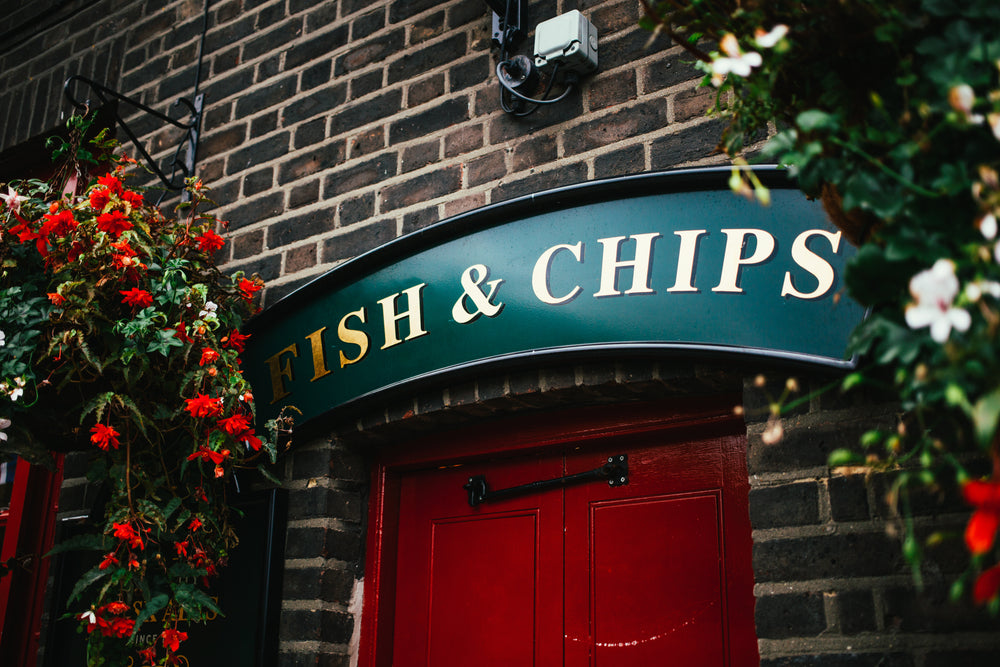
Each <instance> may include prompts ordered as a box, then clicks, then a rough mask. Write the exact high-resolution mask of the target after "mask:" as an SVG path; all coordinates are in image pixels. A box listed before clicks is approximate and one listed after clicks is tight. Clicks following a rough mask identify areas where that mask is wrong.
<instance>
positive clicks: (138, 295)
mask: <svg viewBox="0 0 1000 667" xmlns="http://www.w3.org/2000/svg"><path fill="white" fill-rule="evenodd" d="M119 292H121V294H122V296H124V298H123V299H122V303H124V304H127V305H129V306H135V307H137V308H145V307H146V306H152V305H153V295H152V294H150V293H149V292H147V291H146V290H144V289H139V288H138V287H133V288H132V289H128V290H119Z"/></svg>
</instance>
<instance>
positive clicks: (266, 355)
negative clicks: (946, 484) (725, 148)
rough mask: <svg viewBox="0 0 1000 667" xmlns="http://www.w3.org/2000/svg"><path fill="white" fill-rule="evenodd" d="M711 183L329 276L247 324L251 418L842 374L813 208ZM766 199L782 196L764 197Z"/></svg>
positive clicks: (435, 233)
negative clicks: (726, 369) (572, 376)
mask: <svg viewBox="0 0 1000 667" xmlns="http://www.w3.org/2000/svg"><path fill="white" fill-rule="evenodd" d="M727 173H728V172H720V171H718V170H709V171H707V172H706V171H701V172H681V173H672V174H659V175H645V176H642V177H634V178H631V179H619V180H616V181H609V182H600V183H592V184H586V185H582V186H577V187H574V188H565V189H562V190H557V191H552V192H549V193H542V194H539V195H534V196H532V197H527V198H523V199H520V200H517V201H514V202H510V203H507V204H502V205H498V206H494V207H489V208H487V209H481V210H479V211H475V212H472V213H469V214H465V215H462V216H459V217H457V218H453V219H451V220H448V221H444V222H442V223H439V224H438V225H434V226H433V227H430V228H428V229H427V230H424V231H423V232H420V233H416V234H412V235H410V236H407V237H403V238H402V239H398V240H397V241H395V242H393V243H390V244H387V245H385V246H383V247H381V248H379V249H378V250H376V251H374V252H372V253H369V254H367V255H364V256H362V257H360V258H358V259H356V260H352V261H351V262H348V263H346V264H344V265H343V266H341V267H338V268H336V269H334V270H332V271H331V272H329V273H328V274H326V275H324V276H322V277H321V278H319V279H317V280H316V281H314V282H312V283H310V284H309V285H307V286H305V287H304V288H302V289H301V290H299V291H298V292H296V293H294V294H292V295H291V296H289V297H288V298H286V299H285V300H283V301H281V302H279V303H278V304H276V305H275V306H274V307H272V308H270V309H268V310H267V311H265V312H264V313H263V314H262V315H261V316H259V317H258V318H257V319H256V320H254V322H253V323H252V328H251V333H252V337H251V340H250V344H249V345H248V348H247V353H246V361H245V369H246V374H247V376H248V378H249V379H250V381H251V382H252V384H253V386H254V389H255V395H256V397H257V402H258V409H259V411H260V412H261V415H260V416H261V417H263V418H269V417H270V416H272V415H274V414H276V413H277V411H278V410H279V409H280V408H281V407H282V406H283V405H286V404H290V405H294V406H295V407H296V408H298V409H299V410H302V411H303V413H304V418H305V420H308V419H310V418H312V417H314V416H316V415H318V414H321V413H324V412H327V411H329V410H332V409H335V408H339V407H342V406H346V405H351V404H354V403H356V402H358V401H359V400H360V399H363V398H366V397H371V396H373V395H375V394H378V393H379V392H382V391H384V390H386V389H388V388H391V387H398V386H400V385H404V384H407V383H411V382H414V381H417V380H423V379H427V378H431V377H438V376H441V375H445V374H453V375H454V374H460V373H462V372H474V370H476V369H479V368H481V367H482V366H483V365H488V364H502V363H512V362H516V361H522V360H525V359H531V360H533V362H535V363H537V360H538V358H539V357H543V356H550V355H571V354H576V355H581V354H582V355H586V354H590V353H597V352H605V351H611V352H612V353H615V352H621V353H625V352H629V353H631V352H635V351H640V352H642V353H647V352H648V353H675V354H688V355H690V354H702V355H717V354H734V353H735V354H751V355H761V356H767V357H777V358H781V359H787V360H792V361H802V362H808V363H816V364H822V365H827V366H849V365H850V361H849V360H846V359H844V350H845V347H846V342H847V337H848V335H849V333H850V331H851V330H852V329H853V328H854V326H855V325H856V324H857V323H858V322H860V321H861V319H862V318H863V316H864V311H863V309H862V308H861V307H860V306H859V305H858V304H857V303H855V302H853V301H851V300H850V299H847V298H844V297H843V294H842V274H843V268H844V264H845V261H846V259H847V257H848V256H849V255H851V254H853V251H854V249H853V248H852V247H851V246H850V245H849V244H848V243H847V241H846V240H845V239H844V238H843V237H842V235H841V234H840V232H839V231H837V230H836V229H835V228H833V227H832V225H831V224H830V223H829V221H828V220H827V218H826V216H825V214H824V212H823V210H822V207H821V205H820V204H818V203H817V202H813V201H809V200H807V199H806V198H805V197H804V196H803V195H802V194H801V193H800V192H799V191H798V190H795V189H792V188H789V187H787V185H786V184H785V183H784V181H783V180H781V175H780V174H777V173H774V172H771V173H768V172H764V173H763V176H764V177H765V179H766V180H768V181H771V182H772V203H771V205H770V206H768V207H765V206H762V205H760V204H759V203H756V202H752V201H748V200H746V199H743V198H741V197H738V196H736V195H734V194H733V193H732V192H730V191H729V190H728V188H727V187H726V174H727ZM774 184H777V185H780V186H784V187H774Z"/></svg>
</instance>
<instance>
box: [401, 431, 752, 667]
mask: <svg viewBox="0 0 1000 667" xmlns="http://www.w3.org/2000/svg"><path fill="white" fill-rule="evenodd" d="M744 442H745V441H744V439H743V438H742V437H740V436H721V437H710V438H701V439H688V440H687V441H686V442H682V443H679V442H671V441H668V440H666V439H664V437H663V436H662V435H657V434H656V433H645V434H643V435H641V436H640V437H638V438H636V437H630V438H628V439H625V438H614V437H610V438H605V439H603V440H601V441H596V442H595V441H591V442H589V443H587V445H586V448H585V449H581V448H580V447H563V448H562V449H561V450H560V451H559V453H558V454H553V455H548V456H530V457H529V456H526V455H521V456H520V457H519V458H513V459H508V460H501V461H492V462H490V461H484V462H477V463H468V464H462V465H454V466H450V467H442V468H435V469H430V470H418V471H409V472H402V473H400V482H399V484H400V486H399V488H400V500H399V514H398V516H399V532H398V535H399V540H398V547H397V550H396V563H395V565H396V587H395V615H394V628H393V657H392V662H391V664H393V665H431V666H437V665H448V666H449V667H450V666H453V665H454V666H462V665H470V666H471V665H476V666H479V665H498V666H500V665H503V666H505V667H506V666H520V665H539V666H543V667H548V666H550V665H567V666H571V667H584V666H586V665H600V666H602V667H603V666H611V667H629V666H632V665H635V666H640V665H642V666H648V665H678V666H679V667H702V666H703V667H723V666H728V667H738V666H744V665H756V664H757V651H756V639H755V637H754V633H753V597H752V573H751V571H750V564H749V560H750V549H749V547H750V537H749V520H748V517H747V516H746V494H747V478H746V469H745V464H741V461H742V460H743V457H744V456H745V453H740V452H745V449H744V447H745V445H744ZM618 454H626V455H628V457H629V483H628V484H627V485H624V486H618V487H611V486H609V485H608V483H607V482H606V481H603V480H602V481H596V482H587V483H583V484H579V485H572V486H567V487H565V488H563V489H558V488H557V489H553V490H548V491H544V492H541V493H539V492H537V491H536V492H532V493H530V494H528V495H524V496H520V497H514V498H509V499H507V500H503V501H491V502H486V503H484V504H482V505H479V506H478V507H475V508H473V507H470V506H469V504H468V495H467V493H466V492H465V491H464V489H463V488H462V487H463V485H464V484H465V483H466V481H467V480H468V478H469V477H471V476H473V475H480V474H481V475H485V476H486V478H487V481H488V484H489V488H490V489H492V490H497V489H503V488H507V487H511V486H516V485H521V484H526V483H529V482H533V481H537V480H544V479H551V478H555V477H559V476H562V475H564V474H573V473H578V472H584V471H588V470H592V469H594V468H595V467H598V466H600V465H601V464H602V463H603V462H604V461H606V460H607V457H609V456H612V455H618ZM734 467H735V468H736V469H735V470H730V468H734ZM734 628H736V629H735V630H734ZM385 664H389V663H385Z"/></svg>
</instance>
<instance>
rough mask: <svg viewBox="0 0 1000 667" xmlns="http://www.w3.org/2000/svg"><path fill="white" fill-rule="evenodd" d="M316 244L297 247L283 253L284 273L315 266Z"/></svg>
mask: <svg viewBox="0 0 1000 667" xmlns="http://www.w3.org/2000/svg"><path fill="white" fill-rule="evenodd" d="M316 247H317V246H316V244H315V243H311V244H309V245H304V246H299V247H298V248H292V249H291V250H288V251H287V252H285V271H284V272H285V273H286V274H288V273H295V272H297V271H303V270H305V269H308V268H310V267H312V266H315V265H316Z"/></svg>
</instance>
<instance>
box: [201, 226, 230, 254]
mask: <svg viewBox="0 0 1000 667" xmlns="http://www.w3.org/2000/svg"><path fill="white" fill-rule="evenodd" d="M194 240H195V243H197V244H198V250H201V251H202V252H204V253H206V254H209V255H211V254H212V253H214V252H217V251H219V250H221V249H222V246H224V245H226V240H225V239H224V238H222V237H221V236H219V235H218V234H216V233H215V232H213V231H212V230H211V229H209V230H208V231H207V232H205V233H204V234H202V235H201V236H196V237H195V239H194Z"/></svg>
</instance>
